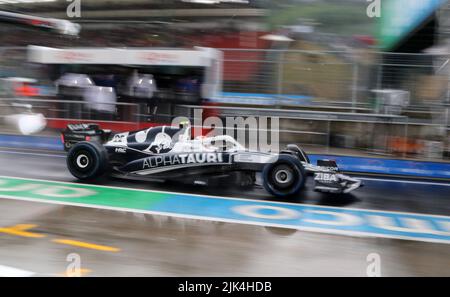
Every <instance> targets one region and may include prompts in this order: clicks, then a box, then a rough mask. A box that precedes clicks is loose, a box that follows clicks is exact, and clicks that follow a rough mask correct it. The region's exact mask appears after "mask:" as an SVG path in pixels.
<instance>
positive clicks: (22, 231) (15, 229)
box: [0, 224, 45, 238]
mask: <svg viewBox="0 0 450 297" xmlns="http://www.w3.org/2000/svg"><path fill="white" fill-rule="evenodd" d="M36 227H37V225H32V224H20V225H16V226H12V227H6V228H0V233H5V234H9V235H16V236H22V237H31V238H42V237H45V235H44V234H39V233H33V232H28V231H26V230H29V229H32V228H36Z"/></svg>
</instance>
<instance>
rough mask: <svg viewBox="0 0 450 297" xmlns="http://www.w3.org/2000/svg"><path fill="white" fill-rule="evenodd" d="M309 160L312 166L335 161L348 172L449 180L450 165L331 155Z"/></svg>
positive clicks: (313, 157)
mask: <svg viewBox="0 0 450 297" xmlns="http://www.w3.org/2000/svg"><path fill="white" fill-rule="evenodd" d="M310 159H311V162H312V163H314V164H315V162H317V160H318V159H330V160H335V161H336V163H337V164H338V167H339V168H340V169H341V170H343V171H348V172H361V173H377V174H389V175H405V176H414V177H426V178H450V163H438V162H422V161H407V160H395V159H382V158H366V157H349V156H332V155H310Z"/></svg>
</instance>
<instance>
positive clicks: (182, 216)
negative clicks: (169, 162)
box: [1, 195, 450, 244]
mask: <svg viewBox="0 0 450 297" xmlns="http://www.w3.org/2000/svg"><path fill="white" fill-rule="evenodd" d="M1 198H4V199H13V200H20V201H27V202H36V203H48V204H56V205H65V206H77V207H85V208H93V209H103V210H111V211H122V212H130V213H142V214H150V215H157V216H166V217H173V218H180V219H191V220H199V221H209V222H223V223H232V224H242V225H252V226H260V227H276V228H283V229H295V230H299V231H306V232H314V233H320V234H333V235H343V236H351V237H360V238H387V239H402V240H412V241H417V242H430V243H444V244H450V241H448V240H440V239H432V238H417V237H413V236H401V235H388V234H378V233H370V232H364V231H348V230H334V229H324V228H315V227H305V226H298V225H284V224H276V223H267V222H265V223H261V222H255V221H247V220H237V219H225V218H217V217H206V216H196V215H187V214H177V213H171V212H161V211H151V210H138V209H131V208H123V207H115V206H101V205H91V204H84V203H76V202H75V203H74V202H67V201H54V200H35V199H32V198H25V197H23V198H22V197H9V196H4V195H2V196H1ZM321 208H322V207H321ZM323 208H331V207H323ZM374 212H376V211H374ZM430 216H431V215H430ZM441 217H444V216H441ZM444 218H448V217H444Z"/></svg>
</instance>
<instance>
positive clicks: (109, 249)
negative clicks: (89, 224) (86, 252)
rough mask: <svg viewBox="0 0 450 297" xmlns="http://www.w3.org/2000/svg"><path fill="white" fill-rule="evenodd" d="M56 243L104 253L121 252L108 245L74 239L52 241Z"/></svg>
mask: <svg viewBox="0 0 450 297" xmlns="http://www.w3.org/2000/svg"><path fill="white" fill-rule="evenodd" d="M52 241H53V242H55V243H60V244H65V245H71V246H76V247H82V248H86V249H92V250H98V251H103V252H119V251H120V249H118V248H116V247H112V246H106V245H99V244H94V243H89V242H83V241H78V240H72V239H53V240H52Z"/></svg>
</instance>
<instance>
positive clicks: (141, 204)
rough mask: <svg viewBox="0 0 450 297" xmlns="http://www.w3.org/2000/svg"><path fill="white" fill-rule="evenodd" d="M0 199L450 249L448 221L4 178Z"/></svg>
mask: <svg viewBox="0 0 450 297" xmlns="http://www.w3.org/2000/svg"><path fill="white" fill-rule="evenodd" d="M437 187H438V186H437ZM437 190H438V189H437ZM0 197H3V198H5V199H16V200H26V201H33V202H44V203H54V204H63V205H75V206H81V207H92V208H101V209H111V210H119V211H130V212H137V213H149V214H161V215H168V216H174V217H183V218H191V219H203V220H210V221H222V222H232V223H239V224H250V225H259V226H273V227H280V228H289V229H298V230H303V231H312V232H320V233H330V234H341V235H346V236H371V237H382V238H397V239H408V240H416V241H429V242H440V243H446V244H449V243H450V217H448V216H433V215H422V214H413V213H397V212H388V211H374V210H364V209H348V208H337V207H326V206H314V205H305V204H293V203H280V202H268V201H257V200H249V199H238V198H222V197H212V196H201V195H190V194H182V193H171V192H159V191H148V190H136V189H125V188H115V187H105V186H94V185H83V184H74V183H62V182H50V181H40V180H32V179H18V178H11V177H0ZM0 199H2V198H0Z"/></svg>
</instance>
